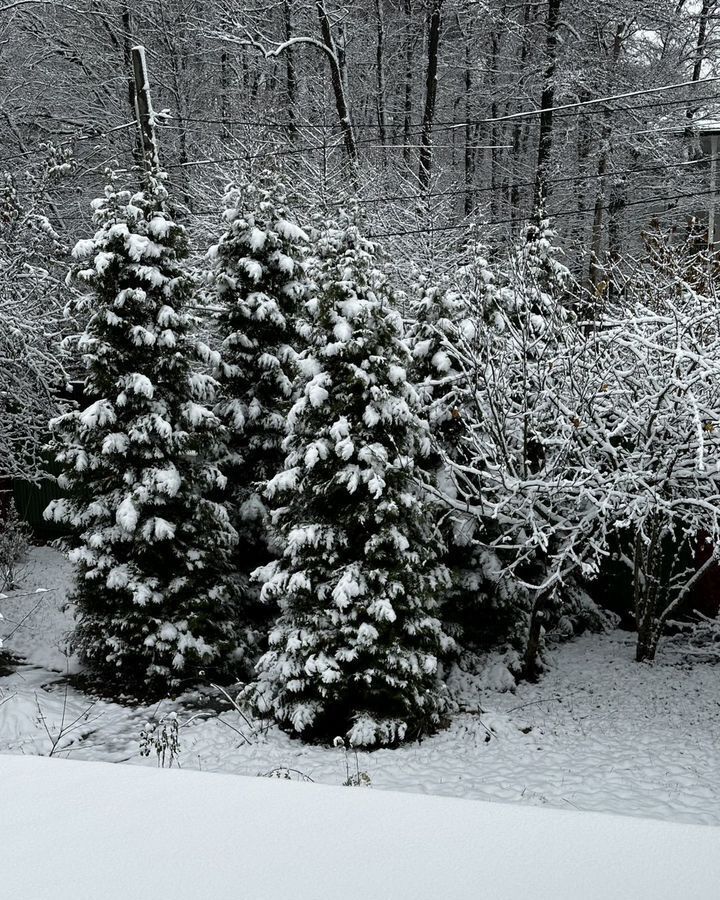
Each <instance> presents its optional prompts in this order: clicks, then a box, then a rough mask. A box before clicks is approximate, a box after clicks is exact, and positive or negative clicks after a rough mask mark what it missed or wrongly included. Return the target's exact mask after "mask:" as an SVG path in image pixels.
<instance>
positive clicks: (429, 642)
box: [249, 221, 452, 747]
mask: <svg viewBox="0 0 720 900" xmlns="http://www.w3.org/2000/svg"><path fill="white" fill-rule="evenodd" d="M319 246H320V255H321V261H320V267H319V271H318V272H317V274H316V279H317V282H318V293H317V294H316V295H315V296H313V297H312V298H311V299H310V300H309V301H308V303H307V315H308V316H309V318H310V322H311V325H310V335H309V340H310V345H311V346H310V349H309V351H308V352H307V353H306V357H305V360H304V362H305V366H306V371H307V373H308V380H307V383H306V384H305V386H304V390H303V393H302V396H301V397H300V398H299V399H298V400H297V402H296V403H295V405H294V406H293V409H292V411H291V413H290V421H289V424H290V434H289V436H288V438H287V439H286V442H285V450H286V451H287V454H288V455H287V460H286V467H285V470H284V471H283V472H281V473H280V474H278V475H277V476H276V477H275V478H273V479H272V480H271V481H270V483H269V486H268V491H269V493H270V495H271V496H273V497H277V498H279V499H280V500H281V501H282V502H283V504H284V505H283V506H282V507H281V508H279V509H278V510H276V512H275V513H274V514H273V523H274V527H275V530H276V533H277V535H278V537H279V539H280V540H282V542H283V543H284V546H285V550H284V553H283V556H282V558H281V559H280V560H278V561H275V562H274V563H271V564H270V565H269V566H268V567H266V569H265V570H264V571H263V572H262V573H261V577H262V578H263V580H264V582H265V583H264V585H263V591H262V593H263V597H264V598H265V599H267V600H276V601H277V602H278V604H279V605H280V609H281V615H280V618H279V621H278V622H277V623H276V627H275V628H274V630H273V632H272V634H271V635H270V649H269V651H268V652H267V653H266V654H265V655H264V656H263V657H262V659H261V660H260V662H259V664H258V677H257V681H256V683H255V684H254V685H253V686H252V687H251V689H250V691H249V696H250V697H251V699H252V702H253V704H254V706H255V708H256V710H257V711H259V712H260V713H261V714H268V713H269V714H271V715H273V716H274V717H275V719H276V720H277V721H278V722H279V723H280V724H281V725H282V726H284V727H286V728H288V729H289V730H292V731H294V732H296V733H298V734H300V735H302V736H304V737H306V738H310V739H316V738H325V739H332V738H333V737H334V736H336V735H347V738H348V740H349V742H350V744H352V745H353V746H364V747H373V746H378V745H387V744H394V743H397V742H399V741H402V740H403V739H406V738H410V737H412V736H415V735H418V734H420V733H422V732H425V731H428V730H431V729H433V728H435V727H437V725H438V723H439V722H440V720H441V717H442V714H443V711H444V709H445V703H446V700H445V695H444V690H443V687H442V685H441V683H440V680H439V674H438V660H439V658H440V657H441V656H442V655H443V654H444V653H445V652H446V651H448V650H449V649H450V648H451V646H452V640H451V639H450V638H449V637H448V636H447V635H446V634H445V633H444V632H443V629H442V627H441V624H440V622H439V620H438V619H437V617H436V615H435V612H436V609H437V607H438V602H439V600H440V598H441V595H442V593H443V592H444V591H445V590H447V588H448V585H449V576H448V572H447V570H446V568H445V567H444V566H443V565H442V564H441V563H440V562H439V561H438V558H439V557H440V556H441V555H442V553H443V549H444V548H443V545H442V537H441V535H440V533H439V531H438V529H437V527H436V525H435V522H434V517H433V515H432V514H431V512H430V511H429V510H428V509H427V507H426V505H425V503H424V502H423V498H422V492H421V491H420V490H419V489H418V486H417V484H416V481H415V474H416V473H415V462H414V461H415V458H416V457H418V456H421V455H423V454H427V453H428V451H429V440H428V429H427V425H426V424H425V423H423V422H422V420H421V419H420V417H419V414H418V405H419V404H418V397H417V394H416V392H415V390H414V388H413V387H412V386H411V385H410V384H409V382H408V380H407V374H406V370H407V366H408V364H409V362H410V356H409V352H408V348H407V345H406V343H405V342H404V340H403V338H402V324H401V321H400V319H399V317H398V315H397V314H396V313H395V312H394V311H393V310H392V309H391V307H390V298H391V294H390V291H389V289H388V286H387V284H386V282H385V279H384V278H383V275H382V274H381V273H380V271H379V270H378V269H377V266H376V262H375V258H374V248H373V246H372V245H371V244H370V243H368V242H367V241H366V240H364V239H363V238H362V237H361V235H360V234H359V231H358V228H357V227H356V226H355V225H354V224H352V223H351V222H349V221H345V222H344V223H343V224H342V227H340V228H331V229H328V230H327V231H326V232H325V234H324V236H323V237H322V239H321V241H320V245H319Z"/></svg>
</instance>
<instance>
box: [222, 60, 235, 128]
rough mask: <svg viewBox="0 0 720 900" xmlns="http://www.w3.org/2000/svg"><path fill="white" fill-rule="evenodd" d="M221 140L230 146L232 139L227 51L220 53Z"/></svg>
mask: <svg viewBox="0 0 720 900" xmlns="http://www.w3.org/2000/svg"><path fill="white" fill-rule="evenodd" d="M220 121H221V125H220V140H221V141H222V142H223V144H228V143H229V142H230V139H231V137H232V128H231V127H230V64H229V60H228V54H227V50H225V49H223V50H222V52H221V53H220Z"/></svg>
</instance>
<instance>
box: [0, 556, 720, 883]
mask: <svg viewBox="0 0 720 900" xmlns="http://www.w3.org/2000/svg"><path fill="white" fill-rule="evenodd" d="M70 584H71V578H70V569H69V566H68V564H67V562H66V561H65V560H64V559H63V558H62V556H61V555H60V554H59V553H58V552H56V551H54V550H50V549H47V548H36V549H34V550H33V551H32V554H31V558H30V561H29V565H28V569H27V577H26V582H25V584H24V585H23V591H22V592H21V593H23V594H24V596H23V597H19V596H17V592H16V595H15V596H13V595H11V596H10V598H9V599H7V600H2V601H0V612H2V613H3V615H5V616H6V620H5V621H3V622H2V623H0V625H1V626H2V630H4V632H5V633H6V634H7V633H8V632H9V631H11V630H12V629H13V628H15V627H16V626H15V624H13V623H17V622H19V621H20V620H22V618H23V617H24V616H25V615H26V614H28V613H30V615H28V617H27V619H26V621H24V622H23V624H22V627H21V628H18V629H17V631H16V633H15V634H14V635H13V636H12V638H9V639H8V641H7V649H9V650H10V651H11V652H13V653H15V654H16V655H18V656H22V657H24V659H25V661H24V663H22V664H20V665H18V666H17V667H16V669H15V671H14V672H12V673H11V674H10V675H7V676H6V677H3V678H0V752H1V753H13V754H39V755H48V754H52V755H53V756H56V757H57V756H59V757H68V758H70V759H74V760H104V761H108V762H126V763H131V764H134V765H140V766H148V765H149V766H154V765H157V757H156V755H155V753H154V751H152V748H151V753H150V755H149V756H143V755H142V754H141V733H142V732H143V731H144V730H146V725H147V723H148V722H150V723H153V722H155V723H157V722H159V721H165V722H166V723H167V722H169V721H170V720H169V716H170V715H171V714H175V715H177V722H178V726H179V727H178V732H177V739H178V744H179V751H178V753H177V754H171V755H167V754H166V760H165V764H166V765H169V764H170V762H172V764H173V766H174V767H176V766H180V767H182V768H183V769H202V770H203V771H211V772H229V773H234V774H238V775H250V776H257V775H265V774H269V773H275V774H276V775H280V776H283V775H284V776H289V777H290V778H291V779H293V780H303V779H305V778H309V779H312V780H313V781H315V782H324V783H327V784H333V785H341V784H343V783H344V782H345V781H347V780H348V779H350V780H351V781H359V782H360V783H365V782H366V781H367V780H369V782H370V784H371V785H372V787H374V788H379V789H384V790H396V791H404V792H412V793H425V794H438V795H446V796H453V797H464V798H470V799H475V800H499V801H505V802H511V803H520V804H525V805H530V806H547V807H559V808H562V809H566V810H595V811H602V812H614V813H621V814H625V815H631V816H646V817H655V818H660V819H669V820H675V821H681V822H689V823H693V822H694V823H703V824H715V825H717V824H720V754H718V750H717V748H718V741H719V740H720V704H719V703H718V700H717V684H718V676H719V675H720V668H719V667H718V665H717V664H716V663H715V662H713V661H696V662H695V663H694V664H693V665H690V664H689V663H688V662H687V661H686V660H685V659H684V657H683V656H682V655H681V654H677V653H673V652H668V653H666V654H665V655H663V653H662V650H661V653H660V658H659V659H658V661H657V663H656V664H654V665H646V664H644V665H638V664H636V663H635V662H634V661H633V635H629V634H626V633H623V632H620V631H617V632H613V633H610V634H607V635H586V636H583V637H581V638H579V639H577V640H575V641H571V642H568V643H565V644H562V645H560V646H558V647H557V648H555V649H554V650H552V651H551V653H550V654H549V656H550V663H551V668H550V669H549V671H548V672H547V673H546V674H545V675H544V676H543V678H542V679H541V681H540V682H539V683H538V684H536V685H528V684H521V685H519V686H518V687H517V689H516V690H515V692H514V693H513V692H510V691H508V690H507V688H508V687H510V686H511V684H510V682H509V681H508V678H507V675H508V673H509V671H510V668H512V659H510V658H509V657H502V656H496V657H491V658H490V659H489V660H488V663H487V665H486V666H485V667H484V668H481V670H480V671H479V672H474V673H467V672H466V673H463V671H462V670H460V669H458V670H456V671H453V672H452V674H451V677H450V686H451V688H452V689H453V690H454V692H455V693H456V697H457V699H458V700H459V702H460V705H461V708H462V709H463V710H464V711H463V712H461V713H459V714H458V715H456V716H455V717H454V718H453V720H452V722H451V724H450V727H449V728H448V729H447V730H445V731H442V732H440V733H438V734H437V735H434V736H433V737H430V738H427V739H426V740H423V741H422V742H419V743H414V744H410V745H408V746H405V747H402V748H400V749H398V750H378V751H376V752H374V753H360V754H358V755H357V756H356V755H355V754H354V753H346V752H345V750H343V749H342V748H337V747H316V746H306V745H303V744H301V743H300V742H299V741H297V740H295V739H292V738H290V737H289V736H287V735H286V734H284V733H282V732H281V731H279V730H278V729H277V728H275V727H271V728H261V727H260V726H259V725H258V723H255V724H254V726H253V727H250V726H249V725H248V724H247V723H246V722H245V721H243V719H242V718H241V716H240V715H239V714H238V713H237V712H236V711H235V710H233V709H232V707H231V706H230V705H229V704H228V703H226V702H225V703H223V702H221V701H222V698H221V697H219V696H218V694H217V692H215V691H213V690H212V688H211V687H210V686H208V687H207V689H205V690H203V691H201V692H197V691H196V692H193V693H191V694H187V695H185V696H184V697H181V698H180V699H179V700H176V701H172V702H170V701H163V702H161V703H159V704H154V705H152V706H147V707H142V706H141V707H126V706H121V705H119V704H115V703H109V702H106V701H102V700H95V699H94V698H92V697H88V696H86V695H85V694H83V693H82V692H80V691H78V690H76V689H75V688H73V687H70V686H69V685H68V683H67V681H66V679H65V671H66V669H67V665H68V660H67V657H66V656H65V655H64V654H63V653H62V651H61V648H62V647H63V645H64V641H65V635H66V632H67V630H68V629H69V628H70V627H71V626H72V614H71V611H69V610H68V611H66V612H63V603H64V596H65V592H66V591H67V589H68V587H69V586H70ZM37 587H47V588H51V589H53V590H52V592H51V593H49V594H44V595H37V596H35V595H33V593H32V592H33V591H34V590H35V589H36V588H37ZM41 597H42V602H41V603H39V604H38V600H39V599H40V598H41ZM36 604H37V606H36ZM35 607H36V608H35ZM173 727H174V726H173ZM608 896H610V894H608Z"/></svg>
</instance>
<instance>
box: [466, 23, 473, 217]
mask: <svg viewBox="0 0 720 900" xmlns="http://www.w3.org/2000/svg"><path fill="white" fill-rule="evenodd" d="M470 63H471V55H470V45H469V44H468V43H467V39H466V43H465V160H464V163H465V165H464V177H465V198H464V203H463V210H464V212H465V215H466V216H469V215H470V213H472V211H473V209H474V207H475V198H474V196H473V194H472V190H471V187H472V183H473V177H474V174H475V151H474V149H473V127H472V125H471V124H470V93H471V91H472V69H471V67H470Z"/></svg>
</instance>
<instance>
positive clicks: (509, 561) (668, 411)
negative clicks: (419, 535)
mask: <svg viewBox="0 0 720 900" xmlns="http://www.w3.org/2000/svg"><path fill="white" fill-rule="evenodd" d="M549 237H550V236H549V235H548V233H547V232H544V233H542V234H540V233H537V232H533V231H531V232H530V234H529V236H528V240H527V241H526V243H525V246H523V247H521V248H520V250H519V252H518V253H517V254H515V256H514V257H513V260H512V265H511V266H510V268H509V272H508V275H507V277H506V278H505V279H504V281H503V282H502V283H501V286H500V289H499V290H498V293H497V304H496V308H495V312H494V314H493V315H492V316H491V317H490V322H491V325H490V326H489V327H488V325H487V316H484V317H482V320H481V317H479V316H478V317H477V327H476V330H475V333H472V330H471V329H468V328H467V327H466V326H465V327H462V328H456V329H455V332H454V333H453V334H451V335H445V337H444V338H443V340H444V343H445V346H446V348H447V352H448V354H449V355H450V356H451V357H452V360H453V367H454V368H456V369H457V370H458V371H460V372H462V373H463V376H464V380H465V382H466V384H467V385H471V386H472V400H473V402H472V403H468V404H467V409H468V414H467V422H466V431H465V436H464V447H466V448H467V449H468V450H469V451H470V459H469V460H468V459H465V460H458V459H457V457H456V456H455V455H454V454H446V455H445V459H446V463H447V466H448V468H449V470H450V471H451V472H452V475H453V485H452V487H453V490H452V491H451V490H446V491H445V496H446V502H448V503H449V504H450V505H451V506H453V507H454V508H456V509H457V510H458V513H461V514H470V515H472V516H473V517H474V518H475V519H476V522H477V532H476V537H477V540H478V541H479V542H481V543H483V544H484V545H485V546H486V547H487V548H488V549H489V550H491V551H492V552H493V554H494V555H495V556H496V558H497V559H498V560H499V562H500V565H501V571H502V574H503V577H504V578H508V577H510V578H511V579H512V581H513V583H514V585H515V586H516V587H517V588H518V589H520V590H521V591H524V592H527V595H528V597H529V600H530V602H531V606H530V616H529V621H528V632H527V640H526V651H525V672H526V674H527V675H533V674H534V672H535V671H536V669H537V651H538V649H539V648H540V646H541V638H542V632H543V629H544V628H545V627H546V626H547V624H548V622H552V621H553V619H557V618H558V617H559V616H562V615H565V614H570V615H573V614H575V615H577V616H580V617H583V618H587V615H588V609H587V603H588V598H587V596H586V594H585V593H584V592H583V591H582V590H579V589H578V579H581V580H591V579H594V578H596V577H597V576H598V574H599V573H600V572H601V567H602V566H603V565H604V564H605V562H606V560H607V558H608V557H609V556H610V555H611V553H615V555H619V556H620V558H621V561H624V562H625V563H627V566H628V568H627V578H628V581H629V582H630V583H631V584H632V585H633V591H634V605H635V614H636V618H637V624H638V631H639V640H638V654H637V656H638V659H645V658H652V656H653V655H654V653H655V650H656V648H657V643H658V640H659V638H660V635H661V634H662V628H663V623H664V621H665V619H666V618H667V616H668V615H669V614H671V613H672V612H673V611H674V610H676V609H678V608H679V607H680V606H681V605H682V603H683V602H684V601H685V600H686V599H688V598H689V595H690V591H691V590H692V587H693V585H694V584H695V583H697V580H698V579H699V578H700V577H701V576H702V573H703V571H704V570H706V569H707V568H708V567H710V566H711V565H712V564H713V562H712V560H708V561H707V562H705V563H704V565H703V567H701V569H700V570H699V571H698V570H697V567H696V566H695V562H694V556H695V549H696V545H697V541H698V540H699V539H700V536H701V535H705V536H707V539H709V540H710V541H711V543H713V544H716V543H717V537H718V509H720V505H719V503H720V494H719V491H718V489H719V487H720V483H719V481H718V479H720V475H719V474H718V432H717V430H716V427H717V426H716V423H718V422H720V395H719V394H718V392H717V389H716V385H717V384H718V381H719V379H720V368H719V366H720V362H718V360H720V353H719V352H718V349H719V348H720V345H719V344H718V333H719V329H718V324H719V323H718V312H717V303H716V301H715V298H714V297H703V296H701V295H699V294H698V293H697V292H696V291H695V290H693V288H692V287H691V286H690V285H688V284H687V283H686V282H685V281H683V279H682V278H681V277H679V276H678V275H677V274H674V273H673V272H670V271H666V272H664V273H663V272H661V271H658V270H657V269H646V268H644V267H642V266H639V267H638V270H637V271H636V273H635V274H634V276H633V277H632V278H630V279H628V281H627V282H626V284H625V289H624V293H623V296H622V299H621V301H614V302H613V303H610V302H608V303H607V304H606V306H605V309H604V312H603V314H602V316H599V317H596V318H595V319H594V320H593V321H588V322H582V321H576V320H575V316H574V314H573V311H572V309H568V305H567V301H568V298H569V297H571V296H572V294H571V288H572V283H571V281H570V279H569V276H568V275H567V273H566V272H564V271H563V270H562V268H561V267H560V264H559V263H558V262H557V260H555V259H554V257H553V252H552V245H551V242H550V240H549ZM591 612H592V611H591Z"/></svg>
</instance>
